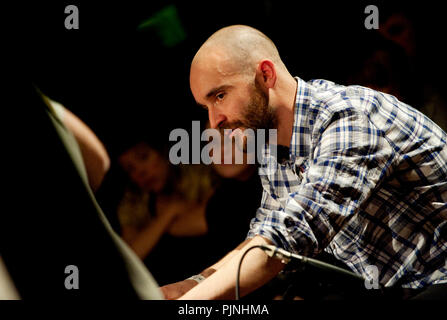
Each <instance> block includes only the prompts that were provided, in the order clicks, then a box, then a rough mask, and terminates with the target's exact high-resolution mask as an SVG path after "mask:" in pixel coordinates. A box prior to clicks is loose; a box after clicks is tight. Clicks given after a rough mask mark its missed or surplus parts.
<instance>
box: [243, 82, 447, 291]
mask: <svg viewBox="0 0 447 320" xmlns="http://www.w3.org/2000/svg"><path fill="white" fill-rule="evenodd" d="M297 82H298V89H297V95H296V101H295V112H294V113H295V119H294V126H293V134H292V139H291V143H290V149H289V150H288V151H289V152H288V153H289V154H288V156H287V157H285V160H284V161H280V160H279V159H278V156H277V155H276V156H272V154H273V152H272V151H271V146H269V145H266V147H265V148H264V156H265V157H266V159H268V160H267V163H265V165H262V166H261V167H260V169H259V174H260V176H261V180H262V184H263V188H264V193H263V198H262V203H261V207H260V208H259V209H258V211H257V213H256V217H255V218H254V219H253V220H252V222H251V226H250V231H249V233H248V238H251V237H253V236H255V235H261V236H263V237H266V238H268V239H270V240H271V241H273V243H274V244H276V245H277V246H279V247H282V248H284V249H286V250H289V251H292V252H295V253H298V254H302V255H306V256H315V255H316V254H318V253H319V252H321V251H322V250H325V251H326V252H328V253H330V254H332V255H333V256H334V257H335V258H337V259H339V260H341V261H342V262H344V263H345V264H347V265H348V266H349V267H350V268H351V269H352V270H353V271H354V272H356V273H358V274H361V275H363V276H364V277H366V278H369V277H370V275H369V274H368V272H367V271H368V269H369V268H368V266H371V265H373V266H376V267H377V268H378V271H379V282H380V283H381V285H384V286H386V287H389V286H401V287H405V288H423V287H425V286H427V285H429V284H436V283H445V282H447V146H446V141H447V135H446V133H445V132H443V131H442V130H441V129H440V128H439V127H438V126H437V125H436V124H434V123H433V122H432V121H431V120H430V119H428V118H427V117H426V116H425V115H423V114H421V113H420V112H418V111H416V110H415V109H413V108H412V107H410V106H408V105H406V104H404V103H402V102H400V101H398V100H397V99H396V98H395V97H393V96H391V95H388V94H384V93H381V92H377V91H374V90H371V89H368V88H364V87H360V86H341V85H337V84H335V83H333V82H330V81H326V80H312V81H309V82H307V83H306V82H304V81H303V80H301V79H300V78H297ZM278 154H279V153H278Z"/></svg>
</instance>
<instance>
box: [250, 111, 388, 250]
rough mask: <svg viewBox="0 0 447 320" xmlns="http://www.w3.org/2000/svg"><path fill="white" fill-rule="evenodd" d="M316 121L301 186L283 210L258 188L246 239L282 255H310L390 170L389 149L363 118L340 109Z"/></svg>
mask: <svg viewBox="0 0 447 320" xmlns="http://www.w3.org/2000/svg"><path fill="white" fill-rule="evenodd" d="M320 120H321V124H320V126H318V127H317V126H315V127H317V128H318V133H317V134H316V133H315V129H314V135H313V138H312V141H313V142H312V145H313V146H312V153H311V155H310V158H309V165H308V168H307V169H306V171H305V172H304V174H303V179H302V180H301V183H300V184H299V185H298V187H297V188H296V189H295V190H296V191H294V192H293V193H290V194H289V196H288V198H287V200H286V201H285V205H283V206H281V205H279V203H278V202H277V201H275V199H274V198H275V196H274V192H272V190H270V191H269V190H266V189H264V196H263V199H262V203H261V207H260V208H259V209H258V211H257V214H256V217H255V218H254V219H253V220H252V223H251V229H250V232H249V234H248V237H253V236H255V235H261V236H264V237H266V238H268V239H270V240H271V241H272V242H273V243H274V244H275V245H277V246H280V247H282V248H284V249H286V250H289V251H292V252H295V253H298V254H302V255H306V256H315V255H316V254H318V253H319V252H320V251H321V250H323V249H324V248H325V247H326V246H327V245H328V244H329V243H330V241H331V239H332V238H333V237H334V235H335V234H336V233H337V232H338V231H339V230H340V229H341V228H343V226H344V224H345V223H346V221H347V220H348V219H350V218H351V217H352V216H353V215H355V214H358V212H359V209H360V208H361V207H362V205H364V204H365V202H366V201H367V199H368V198H369V197H370V195H371V193H372V192H373V191H374V189H375V188H376V186H377V185H378V184H379V182H380V181H381V179H382V178H383V177H384V176H385V175H386V174H387V172H388V170H390V169H391V163H392V160H393V157H394V153H393V150H392V148H391V146H390V144H389V143H388V142H387V141H386V139H385V137H384V136H383V132H382V131H381V130H380V129H378V128H376V127H374V125H373V124H372V123H371V122H370V121H369V119H368V118H367V117H366V115H364V114H362V113H360V112H358V111H357V110H354V109H351V108H345V109H342V110H339V111H337V112H333V113H331V114H329V113H328V114H327V116H326V117H325V119H320Z"/></svg>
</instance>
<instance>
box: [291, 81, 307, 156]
mask: <svg viewBox="0 0 447 320" xmlns="http://www.w3.org/2000/svg"><path fill="white" fill-rule="evenodd" d="M295 79H296V81H297V83H298V85H297V89H296V97H295V108H294V123H293V128H292V139H291V140H290V148H289V154H290V159H291V160H295V158H297V157H308V156H309V153H310V127H309V125H310V124H309V119H308V118H309V108H310V100H311V90H310V87H309V85H308V84H307V83H306V82H304V81H303V80H302V79H300V78H299V77H295Z"/></svg>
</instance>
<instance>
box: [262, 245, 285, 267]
mask: <svg viewBox="0 0 447 320" xmlns="http://www.w3.org/2000/svg"><path fill="white" fill-rule="evenodd" d="M262 249H263V250H264V251H265V253H266V254H267V255H268V256H269V257H271V258H277V259H279V260H281V262H282V263H284V264H287V263H289V262H290V260H291V259H292V254H291V253H290V252H287V251H286V250H283V249H280V248H278V247H276V246H273V245H263V246H262Z"/></svg>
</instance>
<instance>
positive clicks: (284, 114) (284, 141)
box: [277, 76, 298, 147]
mask: <svg viewBox="0 0 447 320" xmlns="http://www.w3.org/2000/svg"><path fill="white" fill-rule="evenodd" d="M281 89H282V90H281V92H280V94H279V95H278V96H279V97H281V98H282V99H281V100H280V101H279V103H278V107H277V117H278V131H277V141H278V144H279V145H282V146H286V147H290V141H291V139H292V133H293V123H294V120H295V116H294V110H295V99H296V92H297V89H298V83H297V81H296V79H295V78H293V77H292V76H290V77H287V78H286V81H285V82H284V85H283V87H282V88H281Z"/></svg>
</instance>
